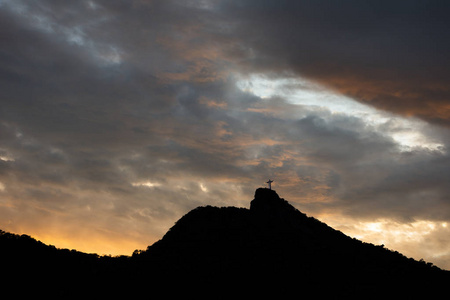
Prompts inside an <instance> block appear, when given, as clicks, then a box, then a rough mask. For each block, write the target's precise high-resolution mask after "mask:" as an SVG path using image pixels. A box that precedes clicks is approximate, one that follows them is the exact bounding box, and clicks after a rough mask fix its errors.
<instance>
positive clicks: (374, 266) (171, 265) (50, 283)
mask: <svg viewBox="0 0 450 300" xmlns="http://www.w3.org/2000/svg"><path fill="white" fill-rule="evenodd" d="M0 259H1V262H2V265H3V266H6V268H4V270H6V271H4V274H11V275H12V277H10V278H9V281H10V283H11V284H13V285H14V286H17V284H18V285H19V286H20V285H21V284H24V285H26V286H32V287H33V289H32V291H33V295H38V294H39V292H44V291H46V292H47V293H46V295H50V297H51V296H52V295H55V296H61V297H64V298H70V296H73V297H74V298H80V297H85V296H86V295H90V296H92V297H94V296H96V297H101V296H102V297H106V296H109V297H111V296H116V297H117V296H124V297H127V298H129V297H130V296H136V297H142V296H145V297H149V296H150V295H153V294H156V293H158V295H165V296H175V295H184V296H187V295H196V296H197V297H200V298H203V297H208V298H229V297H233V298H236V297H237V298H242V297H244V296H246V297H249V296H251V297H253V298H254V297H256V296H277V298H283V297H293V296H295V297H298V298H301V297H306V296H308V297H316V298H324V297H329V298H335V299H336V298H337V299H340V298H370V299H371V298H379V297H386V296H389V297H390V298H395V297H398V298H401V299H405V298H406V299H415V298H419V297H427V298H430V297H431V298H432V297H434V296H441V295H444V294H443V293H444V292H445V289H446V285H447V284H448V282H450V281H449V280H450V275H449V273H450V272H448V271H444V270H441V269H439V268H437V267H435V266H433V265H432V264H431V263H428V264H427V263H425V262H423V261H420V262H419V261H415V260H413V259H411V258H407V257H405V256H403V255H402V254H400V253H398V252H395V251H391V250H388V249H385V248H384V247H383V246H375V245H372V244H368V243H364V242H361V241H359V240H357V239H354V238H350V237H348V236H346V235H345V234H343V233H342V232H340V231H337V230H334V229H333V228H331V227H329V226H327V225H326V224H324V223H322V222H320V221H318V220H317V219H315V218H312V217H308V216H306V215H305V214H303V213H302V212H300V211H299V210H297V209H295V208H294V207H293V206H292V205H290V204H289V203H288V202H287V201H286V200H284V199H282V198H280V197H279V196H278V194H277V193H276V192H275V191H273V190H270V189H264V188H260V189H257V190H256V192H255V198H254V200H252V201H251V203H250V209H245V208H236V207H221V208H219V207H212V206H206V207H198V208H196V209H194V210H192V211H190V212H189V213H188V214H186V215H185V216H183V217H182V218H181V219H180V220H179V221H178V222H176V224H175V225H174V226H173V227H172V228H171V229H170V230H169V231H168V232H167V233H166V234H165V235H164V237H163V238H162V239H161V240H159V241H158V242H156V243H154V244H153V245H151V246H149V247H148V248H147V250H145V251H135V252H134V253H133V255H132V256H131V257H125V256H122V257H116V258H113V257H105V256H103V257H100V256H98V255H95V254H85V253H81V252H77V251H69V250H60V249H56V248H54V247H52V246H46V245H44V244H42V243H40V242H38V241H35V240H33V239H32V238H30V237H28V236H16V235H12V234H7V233H5V232H2V233H1V234H0ZM8 266H9V267H8ZM19 290H20V289H19ZM23 291H24V290H23V289H22V290H21V292H23Z"/></svg>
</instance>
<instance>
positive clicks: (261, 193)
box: [250, 188, 295, 214]
mask: <svg viewBox="0 0 450 300" xmlns="http://www.w3.org/2000/svg"><path fill="white" fill-rule="evenodd" d="M285 210H289V211H292V210H295V208H294V207H293V206H292V205H290V204H289V203H288V202H287V201H286V200H284V199H283V198H280V196H278V194H277V192H276V191H274V190H272V189H268V188H259V189H257V190H256V191H255V199H253V200H252V201H251V202H250V211H251V212H256V213H264V214H273V213H276V212H280V211H285Z"/></svg>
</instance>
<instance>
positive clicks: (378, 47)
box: [220, 1, 450, 125]
mask: <svg viewBox="0 0 450 300" xmlns="http://www.w3.org/2000/svg"><path fill="white" fill-rule="evenodd" d="M220 11H221V12H222V16H223V18H224V19H225V20H227V21H228V22H229V23H230V24H232V25H233V26H234V28H236V30H234V31H232V32H233V34H234V35H235V37H238V39H240V41H241V43H242V47H244V48H247V49H250V50H251V53H252V55H247V56H245V58H242V60H243V62H245V63H246V64H247V66H248V67H249V68H250V69H252V68H254V67H255V66H257V68H260V69H262V70H264V69H266V70H267V69H270V70H286V69H290V70H293V71H295V72H297V73H298V74H300V75H302V76H306V77H307V78H310V79H314V80H317V81H319V82H321V83H323V84H326V85H329V86H330V87H332V88H335V89H337V90H338V91H340V92H342V93H345V94H347V95H349V96H351V97H354V98H355V99H356V100H358V101H362V102H364V103H369V104H370V105H374V106H376V107H378V108H382V109H385V110H388V111H393V112H396V113H401V114H405V115H415V116H418V117H421V118H424V119H426V120H429V121H433V122H437V123H441V124H447V125H448V119H449V111H448V104H449V101H450V100H449V99H450V92H449V89H448V85H447V82H448V80H449V77H450V73H449V70H450V60H449V57H448V55H447V53H448V52H449V50H450V42H449V39H448V38H447V35H448V27H449V25H450V24H449V21H448V17H447V16H448V13H449V11H450V6H449V4H448V3H447V2H443V1H344V2H342V1H226V2H223V3H222V5H221V6H220ZM242 54H244V52H241V55H242Z"/></svg>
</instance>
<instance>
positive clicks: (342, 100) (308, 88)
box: [237, 74, 444, 152]
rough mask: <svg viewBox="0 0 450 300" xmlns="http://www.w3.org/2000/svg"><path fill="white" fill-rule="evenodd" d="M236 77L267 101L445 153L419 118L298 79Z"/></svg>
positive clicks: (409, 145) (402, 144) (404, 148)
mask: <svg viewBox="0 0 450 300" xmlns="http://www.w3.org/2000/svg"><path fill="white" fill-rule="evenodd" d="M237 77H238V81H237V87H238V88H240V89H241V90H242V91H244V92H247V93H251V94H253V95H256V96H258V97H260V98H262V99H264V100H267V101H270V99H274V98H282V99H284V100H285V101H287V102H288V103H290V104H293V105H299V106H303V107H305V108H306V109H313V110H318V109H319V110H327V111H330V112H331V113H332V114H342V115H346V116H348V117H354V118H358V119H361V120H363V121H364V122H365V123H366V124H367V125H368V126H372V127H373V128H374V130H376V131H378V132H380V133H382V134H384V135H386V136H388V137H390V138H392V139H393V140H394V141H395V142H396V143H398V145H399V146H400V149H401V150H402V151H410V150H411V149H412V148H416V147H420V148H428V149H430V150H435V151H440V152H444V146H443V144H442V143H440V142H439V141H436V140H434V139H432V138H431V137H429V136H426V135H425V134H424V133H423V132H422V131H423V130H424V128H425V126H426V123H425V122H424V121H421V120H419V119H417V118H412V117H411V118H406V117H402V116H397V115H394V114H392V113H388V112H384V111H381V110H378V109H375V108H373V107H370V106H368V105H365V104H361V103H359V102H357V101H355V100H353V99H351V98H349V97H346V96H344V95H339V94H336V93H333V92H332V91H330V90H327V89H326V88H325V87H323V86H320V85H319V84H316V83H313V82H311V81H308V80H306V79H302V78H299V77H293V76H284V77H283V76H275V75H267V74H251V75H249V76H243V75H237Z"/></svg>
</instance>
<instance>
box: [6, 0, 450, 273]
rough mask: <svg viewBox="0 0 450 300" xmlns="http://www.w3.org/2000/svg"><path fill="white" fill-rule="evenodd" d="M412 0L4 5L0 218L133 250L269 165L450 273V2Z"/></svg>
mask: <svg viewBox="0 0 450 300" xmlns="http://www.w3.org/2000/svg"><path fill="white" fill-rule="evenodd" d="M403 4H404V3H402V1H397V2H394V3H392V1H391V2H386V3H384V2H383V1H381V2H380V1H377V2H370V1H369V2H367V1H366V2H364V4H362V3H361V2H360V1H358V2H355V3H350V2H348V3H345V4H342V3H339V5H338V3H337V2H336V3H334V2H333V1H331V2H321V1H317V2H312V3H307V4H298V3H297V2H295V4H294V2H291V1H244V2H242V1H213V0H211V1H183V2H182V3H180V2H179V1H76V2H73V3H70V4H67V3H64V4H62V3H60V1H33V2H32V3H30V2H27V1H1V2H0V25H1V26H0V39H1V41H2V45H3V46H2V50H1V51H0V84H1V87H2V88H1V90H2V94H1V97H0V102H1V103H0V107H1V109H0V122H1V123H0V134H1V140H0V183H1V184H0V228H2V229H3V230H10V231H14V232H24V233H27V234H31V235H33V236H36V237H38V238H42V239H44V240H45V241H46V242H49V243H56V244H57V245H59V246H64V247H73V248H77V249H79V250H84V251H96V252H100V253H122V254H129V253H131V251H132V250H134V249H135V248H141V249H142V248H145V247H146V246H147V245H148V244H149V243H152V242H153V241H155V240H157V239H159V238H160V237H161V236H162V234H164V232H165V231H167V229H168V228H169V227H170V226H171V225H172V224H173V222H174V221H176V220H177V219H178V218H179V217H181V216H182V215H183V214H185V213H186V212H187V211H189V210H190V209H192V208H194V207H196V206H198V205H207V204H211V205H218V206H227V205H236V206H248V202H249V201H250V200H251V198H252V196H253V192H254V190H255V188H257V187H259V186H261V185H263V183H264V182H265V181H267V179H268V178H269V177H270V178H273V179H275V182H274V187H276V189H277V191H278V192H279V194H280V195H281V196H282V197H284V198H286V199H288V200H289V201H291V202H293V204H294V205H296V206H297V207H298V208H299V209H301V210H302V211H304V212H306V213H308V214H312V215H315V216H318V217H319V218H321V219H323V220H325V221H327V222H330V224H332V225H333V226H336V227H338V228H341V229H342V230H343V231H344V232H347V233H349V234H352V235H356V236H361V237H366V238H368V239H371V240H370V241H373V242H377V243H378V242H380V243H381V241H382V240H386V246H388V247H390V248H394V246H395V247H396V248H394V249H397V247H398V249H399V250H401V249H406V250H405V251H408V248H409V249H411V245H414V247H415V248H416V249H418V250H415V251H414V252H410V253H409V254H408V253H406V252H405V253H406V254H407V255H414V256H415V258H421V257H424V258H425V259H428V260H431V261H433V262H435V261H436V262H438V263H441V265H440V266H443V267H446V268H449V260H448V257H449V253H447V252H445V251H444V250H443V249H445V246H446V245H447V246H448V243H447V241H446V239H443V236H445V235H446V234H447V231H448V230H447V227H445V226H443V225H442V224H446V222H449V221H450V209H449V205H450V201H449V199H448V196H447V195H448V194H449V192H450V191H449V188H448V184H447V182H449V179H450V171H449V170H450V160H449V153H448V145H449V143H450V142H449V138H448V136H449V134H448V133H449V132H448V130H449V129H448V119H449V116H448V109H447V108H448V106H449V104H448V103H449V102H448V101H449V97H448V96H449V90H448V87H447V84H446V82H447V81H448V80H447V79H448V70H450V68H449V61H448V55H447V53H448V50H449V49H448V48H449V42H448V41H447V39H445V38H443V35H444V34H445V32H444V28H445V25H446V23H448V21H447V18H446V12H448V10H447V8H446V7H441V6H439V7H438V6H437V4H429V3H427V4H426V5H425V4H423V3H422V2H419V3H415V2H410V1H409V2H408V5H403ZM424 5H425V6H424ZM377 222H378V223H377ZM368 224H369V225H368ZM370 224H378V225H377V226H378V227H377V228H383V231H393V228H397V229H398V231H399V233H398V235H397V236H398V237H399V239H398V240H396V239H395V237H396V236H395V235H391V236H389V237H386V236H381V235H380V234H379V233H378V232H377V231H376V230H373V229H374V227H373V225H370ZM430 224H431V225H430ZM371 226H372V227H371ZM430 226H431V227H430ZM386 228H388V229H386ZM375 229H376V228H375ZM408 229H410V233H411V234H412V235H411V238H410V239H409V240H406V239H404V238H400V237H404V236H405V234H406V233H405V232H408ZM400 231H401V232H402V233H400ZM414 234H415V235H414ZM389 243H390V244H389ZM424 243H426V247H425V246H424V245H423V244H424ZM390 245H393V246H390ZM402 247H403V248H402ZM421 249H422V250H421ZM430 249H435V250H436V251H435V252H433V250H430ZM419 256H420V257H419ZM438 265H439V264H438Z"/></svg>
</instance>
